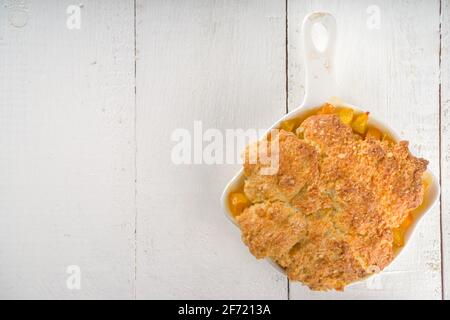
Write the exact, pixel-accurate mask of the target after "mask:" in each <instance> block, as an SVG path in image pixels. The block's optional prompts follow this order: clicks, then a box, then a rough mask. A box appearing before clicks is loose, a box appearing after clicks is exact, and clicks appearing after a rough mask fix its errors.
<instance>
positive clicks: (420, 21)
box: [288, 0, 448, 299]
mask: <svg viewBox="0 0 450 320" xmlns="http://www.w3.org/2000/svg"><path fill="white" fill-rule="evenodd" d="M373 5H376V6H375V7H374V6H373ZM371 6H372V7H371ZM368 8H369V9H368ZM377 9H379V13H380V29H371V28H369V27H368V24H367V21H368V18H369V17H370V16H371V14H373V12H374V11H373V10H377ZM316 10H323V11H329V12H331V13H332V14H334V15H335V16H336V19H337V23H338V47H337V60H336V65H337V73H338V82H339V96H340V97H341V98H343V99H344V100H345V101H348V102H349V103H352V104H355V105H358V106H360V107H361V108H363V109H365V110H369V111H370V112H371V113H372V114H373V115H375V116H376V117H377V118H379V119H385V121H386V122H387V123H389V124H390V125H391V126H392V127H393V128H394V129H395V130H396V131H397V132H398V133H399V134H400V136H401V137H403V138H404V139H405V140H409V141H410V142H411V148H412V151H413V153H414V154H416V155H419V156H422V157H425V158H426V159H428V160H430V166H429V168H430V169H431V170H432V171H433V172H434V173H436V174H438V173H439V142H438V141H439V140H438V137H439V101H438V98H439V92H438V91H439V1H437V0H436V1H423V0H422V1H376V2H375V3H374V2H373V1H370V0H368V1H331V0H330V1H293V0H290V1H289V3H288V21H289V31H288V33H289V37H288V40H289V50H288V51H289V52H288V58H289V68H288V75H289V86H288V87H289V90H288V93H289V108H290V110H292V109H293V108H295V107H296V106H297V105H299V104H300V103H301V100H302V98H303V95H304V88H303V85H304V80H303V79H304V68H303V63H302V60H301V45H300V25H301V22H302V20H303V18H304V16H305V15H306V14H307V13H309V12H311V11H316ZM367 10H368V11H369V13H368V11H367ZM369 25H370V26H371V24H369ZM439 220H440V219H439V205H438V206H437V207H435V208H434V209H433V210H432V211H431V212H429V213H428V215H427V216H426V217H425V218H424V220H423V221H422V222H421V224H420V225H419V226H418V228H417V229H416V233H415V235H414V237H413V238H412V239H411V241H412V243H410V245H409V247H408V248H407V249H406V250H405V251H404V252H403V253H402V255H401V256H400V257H399V258H398V259H396V260H395V262H394V263H393V264H392V265H391V266H389V268H388V269H387V270H386V271H384V272H383V273H382V274H380V275H379V276H378V277H377V278H374V279H373V280H372V281H370V282H365V283H361V284H358V285H354V286H353V287H349V288H347V289H346V291H345V292H344V293H337V292H328V293H315V292H311V291H309V290H308V289H307V288H306V287H304V286H301V285H299V284H298V283H291V290H290V292H291V298H293V299H310V298H317V299H366V298H374V299H420V298H424V299H440V298H441V255H440V223H439ZM447 230H448V229H447Z"/></svg>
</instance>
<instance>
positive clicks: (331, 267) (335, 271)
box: [236, 110, 428, 290]
mask: <svg viewBox="0 0 450 320" xmlns="http://www.w3.org/2000/svg"><path fill="white" fill-rule="evenodd" d="M359 116H360V115H359ZM359 116H358V115H357V116H354V115H353V113H350V112H349V111H348V110H344V112H343V111H340V112H339V113H338V114H333V113H329V112H327V113H325V112H324V114H319V115H314V116H310V117H308V118H307V119H306V120H304V121H303V122H302V123H301V125H300V126H299V127H298V128H297V129H296V130H295V131H296V132H297V135H296V134H294V133H292V132H287V131H285V130H283V129H282V130H280V131H279V133H278V134H276V135H274V136H272V137H271V139H278V142H279V145H278V149H277V150H273V151H274V152H277V156H278V157H279V167H278V170H277V172H276V173H275V174H272V175H265V174H261V169H262V168H263V167H264V164H263V163H262V162H261V161H260V158H259V157H258V155H255V154H252V152H255V151H254V150H255V149H258V148H252V147H248V148H247V151H246V156H245V163H244V176H245V185H244V193H245V196H246V198H248V199H249V201H250V202H251V205H250V206H249V207H247V208H245V209H243V211H242V213H240V214H239V215H237V216H236V221H237V223H238V224H239V227H240V229H241V231H242V239H243V241H244V242H245V244H246V245H247V246H248V247H249V249H250V251H251V252H252V254H253V255H255V256H256V257H257V258H266V257H268V258H271V259H273V260H274V261H275V262H277V263H278V264H279V265H280V266H282V267H283V268H285V270H286V272H287V274H288V276H289V278H290V279H292V280H298V281H301V282H303V283H305V284H306V285H308V286H309V287H310V288H311V289H314V290H329V289H336V290H343V288H344V287H345V285H347V284H349V283H351V282H353V281H356V280H360V279H363V278H364V277H366V276H368V275H369V274H371V273H373V272H377V271H379V270H382V269H383V268H384V267H385V266H386V265H388V264H389V263H390V262H391V261H392V259H393V258H394V249H395V248H394V245H395V244H396V243H397V242H398V239H396V237H397V234H396V233H395V230H396V228H398V227H399V226H400V225H401V224H402V223H403V222H404V221H406V220H407V219H408V217H409V213H410V212H411V211H412V210H413V209H415V208H417V207H418V206H419V205H420V204H421V203H422V200H423V196H424V187H423V183H422V178H423V173H424V172H425V170H426V167H427V164H428V162H427V161H426V160H424V159H420V158H416V157H414V156H412V155H411V154H410V152H409V150H408V143H407V142H405V141H401V142H399V143H392V142H390V141H388V140H381V139H380V137H381V133H380V132H379V131H378V132H376V131H375V130H374V129H372V128H369V130H367V124H365V127H363V126H362V124H361V123H362V122H361V121H363V120H364V119H362V120H361V119H360V120H359V122H358V123H356V120H357V119H359V118H358V117H359ZM353 118H355V119H354V120H353V122H351V121H352V119H353ZM365 121H367V119H365ZM355 125H356V126H358V128H357V129H358V130H355V128H353V129H352V126H355ZM293 128H294V125H292V128H291V129H290V130H293ZM360 131H361V132H362V131H364V132H365V131H367V134H366V136H365V138H363V137H362V136H361V135H359V134H356V133H355V132H358V133H359V132H360ZM261 143H268V141H264V140H263V141H260V142H259V143H258V144H261ZM257 146H258V145H257ZM268 150H269V151H271V150H270V147H269V148H268ZM250 159H256V161H250Z"/></svg>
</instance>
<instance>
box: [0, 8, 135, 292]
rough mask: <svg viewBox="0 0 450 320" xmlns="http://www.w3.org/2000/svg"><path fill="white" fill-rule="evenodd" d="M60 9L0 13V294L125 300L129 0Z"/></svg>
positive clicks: (130, 171) (130, 228)
mask: <svg viewBox="0 0 450 320" xmlns="http://www.w3.org/2000/svg"><path fill="white" fill-rule="evenodd" d="M18 4H19V6H17V5H18ZM71 4H73V3H72V2H71V1H6V2H5V5H4V3H3V1H2V6H1V9H0V150H1V151H0V168H1V169H0V198H1V201H0V261H1V263H0V288H1V289H0V298H8V299H14V298H21V299H29V298H39V299H52V298H53V299H54V298H57V299H77V298H84V299H91V298H132V297H133V292H134V288H133V286H134V150H135V145H134V129H133V128H134V127H133V123H134V44H133V24H134V10H133V1H107V2H104V1H90V0H86V1H83V7H82V8H81V29H79V30H76V29H75V30H69V29H68V28H67V27H66V19H67V17H68V16H69V15H68V14H67V13H66V9H67V7H68V6H69V5H71ZM24 19H25V20H24ZM23 22H25V24H23ZM69 265H78V266H79V267H80V269H81V290H69V289H68V288H67V286H66V280H67V278H68V277H69V274H67V273H66V269H67V267H68V266H69Z"/></svg>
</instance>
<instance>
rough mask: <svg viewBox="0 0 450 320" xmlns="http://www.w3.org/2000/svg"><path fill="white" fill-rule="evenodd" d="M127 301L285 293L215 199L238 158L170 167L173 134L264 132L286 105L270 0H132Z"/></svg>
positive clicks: (280, 13) (279, 26) (281, 31)
mask: <svg viewBox="0 0 450 320" xmlns="http://www.w3.org/2000/svg"><path fill="white" fill-rule="evenodd" d="M137 48H138V60H137V117H138V121H137V136H138V149H137V150H138V151H137V164H138V174H137V179H138V194H137V196H138V230H137V232H138V242H137V246H138V247H137V249H138V255H137V298H138V299H140V298H141V299H142V298H156V299H163V298H170V299H172V298H205V299H213V298H225V299H237V298H249V299H251V298H274V299H285V298H286V297H287V280H286V278H285V277H284V276H281V275H280V274H279V273H278V272H277V271H275V270H274V269H273V268H272V267H271V266H269V265H268V264H267V263H265V262H263V261H257V260H256V259H254V257H252V256H251V255H250V254H249V252H248V250H247V248H246V247H245V246H244V245H243V244H242V242H241V240H240V233H239V231H238V230H237V229H236V227H235V226H233V225H231V224H230V223H229V222H228V221H227V219H226V218H225V216H224V213H223V211H222V208H221V203H220V196H221V193H222V191H223V188H224V186H225V184H226V183H227V182H228V180H229V179H231V177H232V176H233V175H234V174H235V173H236V172H237V170H238V168H239V165H204V164H198V165H174V164H173V163H172V162H171V149H172V147H173V146H174V145H175V142H171V140H170V139H171V133H172V132H173V131H174V130H175V129H176V128H186V129H188V130H189V131H190V132H191V133H192V131H193V125H194V120H200V121H202V124H203V128H204V130H205V129H207V128H217V129H219V130H225V129H228V128H230V129H231V128H242V129H248V128H267V127H268V126H269V125H271V123H272V122H273V121H274V120H275V119H277V118H279V117H280V116H281V115H283V113H284V110H285V94H286V92H285V80H284V79H285V8H284V4H283V3H282V2H279V1H268V0H264V1H260V0H258V1H256V0H255V1H215V2H211V1H207V0H204V1H183V2H179V1H162V0H161V1H151V2H147V1H138V6H137Z"/></svg>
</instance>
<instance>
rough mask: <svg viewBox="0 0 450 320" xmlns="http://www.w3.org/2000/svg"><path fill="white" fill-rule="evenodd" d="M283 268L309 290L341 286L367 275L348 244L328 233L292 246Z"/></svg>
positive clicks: (290, 277)
mask: <svg viewBox="0 0 450 320" xmlns="http://www.w3.org/2000/svg"><path fill="white" fill-rule="evenodd" d="M286 272H287V274H288V277H289V279H291V280H296V281H301V282H303V283H304V284H306V285H307V286H308V287H309V288H311V289H312V290H330V289H335V290H343V289H344V287H345V285H346V284H348V283H350V282H353V281H355V280H358V279H361V278H363V277H365V276H366V275H367V273H366V271H365V270H364V269H363V268H362V267H361V266H360V264H359V263H358V261H357V260H356V259H355V258H354V256H353V255H352V252H351V250H350V248H349V246H348V244H347V243H346V242H345V241H343V240H342V239H339V238H334V237H329V236H327V237H323V238H322V239H321V240H320V241H318V239H317V240H316V241H304V242H303V243H299V244H298V245H297V246H295V247H293V249H292V250H291V252H290V260H289V263H288V264H287V266H286Z"/></svg>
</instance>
